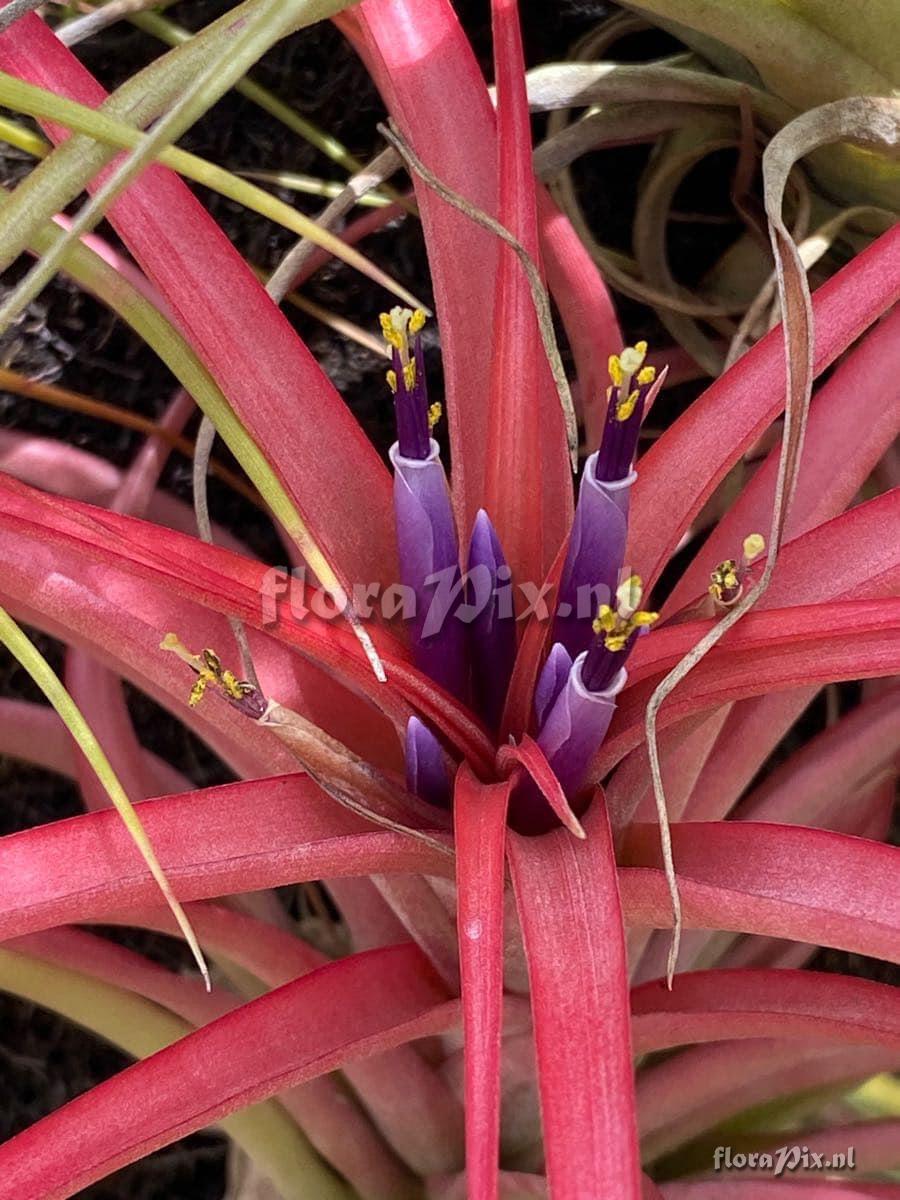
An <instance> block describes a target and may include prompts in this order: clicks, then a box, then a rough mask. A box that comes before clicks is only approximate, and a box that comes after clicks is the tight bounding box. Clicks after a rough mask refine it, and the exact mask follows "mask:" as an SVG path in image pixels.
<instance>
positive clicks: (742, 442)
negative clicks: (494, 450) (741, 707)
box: [625, 227, 900, 587]
mask: <svg viewBox="0 0 900 1200" xmlns="http://www.w3.org/2000/svg"><path fill="white" fill-rule="evenodd" d="M898 294H900V227H895V228H893V229H891V230H890V231H888V232H887V233H885V234H883V235H882V236H881V237H880V238H878V240H877V241H876V242H874V243H873V244H872V245H871V246H869V247H868V248H867V249H866V250H864V251H862V253H861V254H858V255H857V256H856V257H855V258H854V259H853V260H852V262H850V263H848V264H847V266H846V267H844V268H843V269H842V270H841V271H839V272H838V273H837V274H836V275H835V276H833V277H832V278H831V279H829V280H828V281H827V283H824V284H823V285H822V287H820V288H819V289H818V290H817V292H816V293H815V295H814V296H813V312H814V315H815V322H816V345H815V360H814V368H815V372H816V374H817V375H818V374H820V373H821V372H822V371H824V370H825V368H826V367H827V366H828V365H829V364H830V363H832V362H834V360H835V359H836V358H837V356H838V355H839V354H841V353H842V352H843V351H844V350H846V349H847V347H848V346H849V345H850V344H851V343H852V342H853V341H854V339H855V338H857V337H858V336H859V335H860V334H861V333H862V332H863V330H865V329H866V328H867V327H868V326H869V325H871V324H872V322H873V321H875V320H877V319H878V317H879V316H880V315H881V314H882V313H883V312H884V311H885V310H886V309H888V308H889V307H890V306H891V305H892V304H893V303H894V301H895V300H896V299H897V297H898ZM784 371H785V369H784V352H783V340H782V331H781V326H780V325H779V326H777V327H776V328H775V329H773V330H771V331H770V332H769V333H768V334H767V335H766V337H764V338H763V339H762V340H761V341H760V342H758V343H757V344H756V345H755V346H754V347H753V349H752V350H750V351H748V353H747V354H745V355H744V357H743V358H742V359H741V360H740V361H739V362H738V363H737V364H736V365H735V367H733V368H732V369H731V370H730V371H727V372H726V373H725V374H724V375H723V376H722V377H721V378H720V379H718V380H716V382H715V383H713V384H712V385H711V386H710V387H709V388H707V390H706V391H705V392H704V393H703V395H702V396H701V397H700V398H699V400H696V401H695V402H694V403H693V404H692V405H691V407H690V408H689V409H688V410H687V412H686V413H685V414H684V416H682V417H680V418H679V419H678V420H677V421H676V422H675V424H674V425H673V426H672V427H671V428H670V429H668V430H667V431H666V433H664V434H663V436H662V437H661V438H659V439H658V440H657V441H656V442H655V443H654V444H653V446H652V447H651V448H650V449H649V450H648V451H647V453H646V454H645V455H644V456H643V457H642V458H641V460H640V462H639V463H638V481H637V483H636V484H635V486H634V490H633V493H632V501H631V517H630V523H629V547H628V551H627V553H626V558H625V561H626V562H633V563H635V564H636V568H637V570H638V571H639V574H640V575H641V576H642V578H643V579H644V581H645V584H646V585H647V587H650V586H651V585H652V583H653V582H654V581H655V580H656V578H657V577H658V575H659V572H660V571H661V570H662V568H663V566H664V564H665V563H666V561H667V560H668V558H669V557H670V555H671V554H672V553H673V552H674V550H675V548H676V546H677V545H678V542H679V540H680V538H681V536H682V534H683V533H684V532H685V530H686V529H687V528H688V527H689V525H690V524H691V522H692V521H693V519H694V517H695V516H696V515H697V513H698V512H699V511H700V509H701V508H702V506H703V504H704V503H705V501H706V500H707V499H708V498H709V496H710V495H711V494H712V491H713V489H714V488H715V487H716V485H717V484H718V483H719V482H720V481H721V480H722V479H723V478H724V477H725V475H726V474H727V472H728V470H729V468H730V467H731V466H732V464H733V463H734V462H735V461H736V460H737V459H738V457H739V456H740V455H741V454H742V453H743V452H744V451H745V450H746V449H747V448H748V447H749V446H751V445H752V444H753V443H754V442H755V441H756V439H757V438H758V437H759V436H760V434H762V432H763V431H764V430H765V429H766V428H767V427H768V425H770V424H771V422H772V421H773V420H774V419H775V417H776V416H777V415H778V413H779V412H780V411H781V409H782V408H783V407H784V394H785V382H784V379H785V374H784ZM744 532H745V533H749V532H753V531H752V530H745V531H744ZM763 532H765V531H763ZM729 557H730V555H729Z"/></svg>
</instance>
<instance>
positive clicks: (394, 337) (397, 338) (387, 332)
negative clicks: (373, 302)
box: [378, 308, 406, 350]
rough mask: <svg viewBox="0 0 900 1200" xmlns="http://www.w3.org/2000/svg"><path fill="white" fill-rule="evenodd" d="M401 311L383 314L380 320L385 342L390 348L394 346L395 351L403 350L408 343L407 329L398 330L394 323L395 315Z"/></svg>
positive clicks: (392, 310)
mask: <svg viewBox="0 0 900 1200" xmlns="http://www.w3.org/2000/svg"><path fill="white" fill-rule="evenodd" d="M399 311H400V309H396V308H394V309H391V311H390V312H389V313H381V315H380V316H379V318H378V320H379V321H380V322H381V332H382V334H383V336H384V340H385V341H386V342H387V344H388V345H389V346H393V347H394V349H395V350H402V349H403V347H404V345H405V343H406V328H405V326H404V327H402V328H399V329H398V328H397V325H396V323H395V321H394V313H395V312H399Z"/></svg>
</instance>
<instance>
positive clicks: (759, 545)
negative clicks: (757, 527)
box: [709, 533, 766, 606]
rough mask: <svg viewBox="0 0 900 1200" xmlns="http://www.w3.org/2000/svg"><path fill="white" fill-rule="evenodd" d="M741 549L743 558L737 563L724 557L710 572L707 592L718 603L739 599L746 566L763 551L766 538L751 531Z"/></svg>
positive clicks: (729, 603)
mask: <svg viewBox="0 0 900 1200" xmlns="http://www.w3.org/2000/svg"><path fill="white" fill-rule="evenodd" d="M741 549H742V551H743V558H742V559H741V561H740V562H739V563H738V562H737V561H736V560H735V559H733V558H726V559H725V560H724V561H723V562H720V563H719V565H718V566H717V567H716V568H715V569H714V570H713V571H711V572H710V576H709V578H710V585H709V594H710V595H711V596H712V598H713V599H714V600H716V601H717V602H718V603H719V604H724V605H726V606H730V605H733V604H734V603H735V602H736V601H737V600H739V599H740V596H741V592H742V590H743V586H744V577H745V576H746V574H747V568H748V567H749V566H750V564H751V563H752V562H753V561H754V560H755V559H757V558H759V556H760V555H761V554H763V553H764V552H765V549H766V539H765V538H764V537H763V536H762V534H761V533H751V534H750V535H749V536H748V537H745V538H744V542H743V546H742V547H741Z"/></svg>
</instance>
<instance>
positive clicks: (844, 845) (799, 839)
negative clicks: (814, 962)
mask: <svg viewBox="0 0 900 1200" xmlns="http://www.w3.org/2000/svg"><path fill="white" fill-rule="evenodd" d="M672 852H673V856H674V860H675V870H676V872H677V875H678V881H679V888H680V891H681V902H682V908H683V910H684V925H685V928H686V929H689V928H692V927H693V928H700V929H723V930H731V931H734V932H743V933H761V934H767V935H769V936H772V937H783V938H789V939H790V940H791V941H799V942H810V943H812V944H813V945H820V946H832V947H834V948H836V949H839V950H850V951H852V952H853V953H855V954H869V955H872V956H873V957H875V958H884V959H886V960H887V961H895V960H896V959H897V957H898V955H900V936H898V935H900V891H898V888H897V871H898V866H900V850H897V849H896V848H895V847H893V846H886V845H883V844H882V843H880V842H869V841H864V840H863V839H862V838H856V837H848V836H847V835H846V834H840V833H831V832H828V831H826V830H821V829H806V828H804V827H803V826H798V825H766V824H757V823H755V822H751V821H716V822H710V823H705V822H697V823H689V824H681V825H673V826H672ZM623 862H624V863H625V866H626V869H625V870H623V871H622V872H621V879H620V886H621V889H622V897H623V906H624V908H625V912H626V914H627V919H628V922H629V924H634V925H649V926H652V927H656V928H662V929H665V928H667V927H668V926H669V925H670V923H671V906H670V905H669V903H668V900H667V893H666V890H665V886H664V882H663V880H662V875H661V872H660V871H654V872H653V873H652V874H651V873H650V872H649V871H647V870H638V871H635V870H628V869H627V868H629V867H631V868H634V867H649V866H652V867H658V865H659V862H660V858H659V831H658V829H657V828H656V826H655V825H637V826H633V827H632V829H631V830H630V831H629V833H628V835H627V837H626V840H625V848H624V855H623Z"/></svg>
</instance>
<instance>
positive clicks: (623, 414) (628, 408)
mask: <svg viewBox="0 0 900 1200" xmlns="http://www.w3.org/2000/svg"><path fill="white" fill-rule="evenodd" d="M639 395H640V392H636V391H635V392H632V393H631V395H630V396H629V397H628V398H627V399H626V400H622V401H621V402H620V403H619V404H617V405H616V420H617V421H627V420H628V418H629V417H630V416H631V414H632V413H633V412H634V406H635V405H636V404H637V402H638V396H639Z"/></svg>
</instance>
